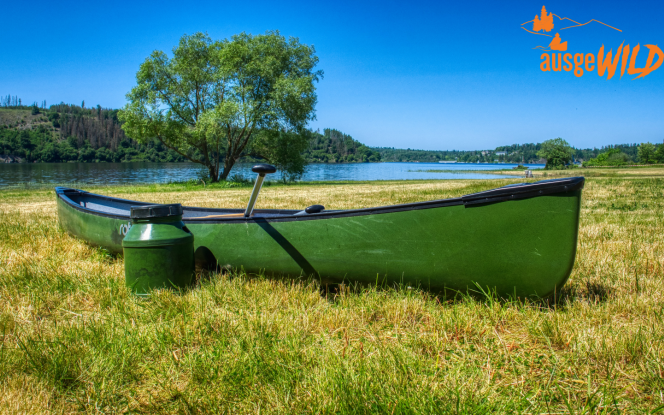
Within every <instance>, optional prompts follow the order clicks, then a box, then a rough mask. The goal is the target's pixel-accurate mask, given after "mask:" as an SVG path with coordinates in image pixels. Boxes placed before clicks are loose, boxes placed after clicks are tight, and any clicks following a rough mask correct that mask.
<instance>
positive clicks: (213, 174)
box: [207, 165, 219, 183]
mask: <svg viewBox="0 0 664 415" xmlns="http://www.w3.org/2000/svg"><path fill="white" fill-rule="evenodd" d="M207 167H208V170H209V171H210V180H211V181H212V183H217V182H218V181H219V171H218V170H217V167H215V166H214V165H209V166H207Z"/></svg>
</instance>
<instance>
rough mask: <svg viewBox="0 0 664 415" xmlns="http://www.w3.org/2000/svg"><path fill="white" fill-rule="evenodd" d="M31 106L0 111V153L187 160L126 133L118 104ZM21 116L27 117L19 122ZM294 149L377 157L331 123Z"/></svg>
mask: <svg viewBox="0 0 664 415" xmlns="http://www.w3.org/2000/svg"><path fill="white" fill-rule="evenodd" d="M17 101H18V98H17ZM32 109H33V107H31V106H24V107H20V108H12V109H11V110H12V112H15V113H16V114H14V115H17V117H14V118H16V119H17V121H15V122H14V123H12V124H10V123H9V122H8V121H6V120H5V118H6V117H4V118H3V117H2V115H3V114H5V115H6V114H7V112H4V113H0V156H3V158H5V159H7V160H14V161H24V162H45V163H57V162H83V163H86V162H131V161H148V162H183V161H188V160H187V159H186V158H185V157H184V156H182V155H181V154H178V153H177V152H176V151H173V150H171V149H169V148H167V147H166V146H164V145H163V144H162V143H161V142H160V141H159V140H157V139H154V138H153V139H152V140H147V141H144V142H138V141H136V140H134V139H132V138H131V137H128V136H127V135H126V134H125V132H124V130H123V129H122V122H121V121H120V120H119V119H118V111H119V110H117V109H109V108H102V107H101V106H99V105H98V106H96V107H93V108H85V107H83V106H79V105H73V104H64V103H60V104H56V105H51V106H50V107H49V108H48V109H46V110H44V109H41V108H39V111H38V112H36V113H35V112H34V111H32ZM2 111H7V110H2ZM29 111H30V112H29ZM24 120H27V121H26V122H25V123H23V122H21V121H24ZM3 121H4V122H3ZM28 127H30V128H28ZM261 143H262V142H259V143H258V144H261ZM291 144H292V143H291ZM297 150H298V152H299V153H301V154H302V155H303V157H304V160H305V162H306V163H354V162H377V161H380V154H379V153H378V152H376V151H374V150H372V149H370V148H369V147H367V146H365V145H364V144H362V143H360V142H359V141H357V140H355V139H353V138H352V137H351V136H350V135H348V134H344V133H343V132H341V131H339V130H336V129H331V128H326V129H324V130H323V133H322V134H321V133H320V132H319V131H311V132H309V134H308V135H307V136H306V140H305V143H304V145H303V146H301V148H298V149H297ZM262 151H263V152H264V149H261V148H259V146H258V145H253V146H251V147H250V148H248V149H247V151H246V152H245V153H243V154H242V157H241V159H240V161H244V162H253V161H258V160H261V159H262V157H261V155H260V154H259V153H260V152H262Z"/></svg>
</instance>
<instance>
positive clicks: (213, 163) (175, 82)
mask: <svg viewBox="0 0 664 415" xmlns="http://www.w3.org/2000/svg"><path fill="white" fill-rule="evenodd" d="M317 63H318V57H317V56H316V54H315V49H314V47H313V46H308V45H303V44H301V43H300V42H299V40H298V39H297V38H290V39H286V38H284V37H283V36H281V35H280V34H279V32H267V33H265V34H263V35H257V36H252V35H250V34H247V33H241V34H239V35H235V36H233V37H232V38H231V39H230V40H228V39H225V40H221V41H213V40H212V39H211V38H210V37H209V36H208V35H207V34H204V33H196V34H194V35H191V36H187V35H185V36H183V37H182V38H181V39H180V43H179V44H178V46H176V47H175V48H174V49H173V56H172V57H171V58H169V57H168V56H167V55H166V54H165V53H164V52H161V51H155V52H153V53H152V54H151V55H150V57H149V58H147V59H146V60H145V62H143V64H142V65H141V66H140V69H139V71H138V73H137V74H136V81H137V85H136V86H135V87H134V88H133V89H132V90H131V92H129V93H128V94H127V99H128V101H129V103H128V104H127V105H126V106H125V107H124V108H123V110H122V111H121V112H120V114H119V118H120V119H121V120H122V121H124V125H123V127H122V128H123V129H124V130H125V132H126V133H127V135H128V136H130V137H132V138H134V139H136V140H139V141H143V142H147V141H149V140H151V139H152V138H157V139H158V140H159V141H160V142H161V143H162V144H163V145H164V146H166V147H168V148H170V149H172V150H174V151H176V152H178V153H179V154H181V155H182V156H184V157H186V158H187V159H189V160H191V161H193V162H196V163H200V164H203V165H204V166H205V167H206V168H207V169H208V171H209V175H210V178H211V180H212V181H218V180H220V179H221V180H224V179H226V177H228V174H229V173H230V171H231V169H232V168H233V165H234V164H235V163H236V162H237V161H238V159H240V158H241V157H243V156H245V155H248V154H249V152H250V150H251V149H252V148H253V146H252V145H251V144H252V142H253V141H254V140H255V138H256V136H257V133H258V132H260V131H280V132H286V133H288V134H302V133H303V132H304V130H305V127H306V124H307V123H308V122H309V121H311V120H313V119H314V118H315V105H316V99H317V98H316V88H315V85H314V84H315V82H317V81H318V80H319V79H320V78H321V77H322V75H323V72H322V71H320V70H315V67H316V64H317ZM268 141H269V140H268ZM273 141H274V140H273ZM276 141H277V142H283V140H281V141H279V140H276ZM264 153H265V154H266V157H269V155H270V154H273V153H274V152H269V151H267V152H264ZM280 154H281V153H280ZM267 159H268V161H272V160H270V159H269V158H267ZM280 164H281V165H283V166H287V165H288V163H280ZM295 164H297V163H295Z"/></svg>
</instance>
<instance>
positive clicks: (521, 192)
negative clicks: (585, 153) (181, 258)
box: [55, 177, 585, 224]
mask: <svg viewBox="0 0 664 415" xmlns="http://www.w3.org/2000/svg"><path fill="white" fill-rule="evenodd" d="M584 181H585V178H584V177H571V178H564V179H553V180H544V181H540V182H534V183H517V184H513V185H508V186H504V187H500V188H497V189H491V190H487V191H484V192H479V193H473V194H469V195H464V196H461V197H458V198H450V199H440V200H432V201H425V202H415V203H406V204H399V205H390V206H377V207H370V208H363V209H349V210H330V211H322V212H320V213H311V214H308V215H295V214H296V213H299V212H302V210H290V209H289V210H286V209H281V210H280V209H274V210H272V209H260V210H256V211H255V212H256V213H257V214H264V215H265V214H267V215H270V214H274V215H278V216H253V217H249V218H246V217H239V218H238V217H228V218H205V217H200V218H197V217H186V216H185V217H183V219H182V220H183V221H184V222H185V223H192V224H194V223H196V224H212V223H248V222H265V221H267V222H287V221H303V220H315V219H332V218H340V217H349V216H364V215H373V214H381V213H394V212H407V211H412V210H420V209H434V208H440V207H449V206H459V205H464V206H465V207H468V208H471V207H479V206H482V205H487V204H493V203H500V202H504V201H509V200H521V199H528V198H533V197H539V196H550V195H555V194H561V193H562V194H564V193H569V192H574V191H576V190H580V189H582V188H583V186H584ZM55 192H56V195H57V197H58V198H59V199H61V200H62V201H63V202H65V203H66V204H67V205H68V206H70V207H72V208H74V209H76V210H79V211H81V212H84V213H87V214H92V215H96V216H103V217H108V218H113V219H120V220H130V218H129V213H127V215H120V214H114V213H109V212H103V211H98V210H94V209H90V208H87V207H83V206H80V205H78V204H77V203H75V202H74V201H73V200H72V199H70V198H69V197H68V196H69V195H87V196H90V197H94V198H98V199H100V200H106V201H112V202H116V203H122V204H126V205H127V206H143V205H147V204H152V203H146V202H139V201H135V200H127V199H120V198H114V197H110V196H104V195H99V194H95V193H90V192H87V191H84V190H78V189H71V188H65V187H56V188H55ZM183 209H184V210H185V212H186V211H194V212H195V211H205V212H215V211H218V212H223V213H235V212H243V211H244V209H216V208H201V207H187V206H184V207H183Z"/></svg>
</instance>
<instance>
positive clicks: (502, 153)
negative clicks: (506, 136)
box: [496, 151, 507, 156]
mask: <svg viewBox="0 0 664 415" xmlns="http://www.w3.org/2000/svg"><path fill="white" fill-rule="evenodd" d="M506 154H507V151H496V155H497V156H504V155H506Z"/></svg>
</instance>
